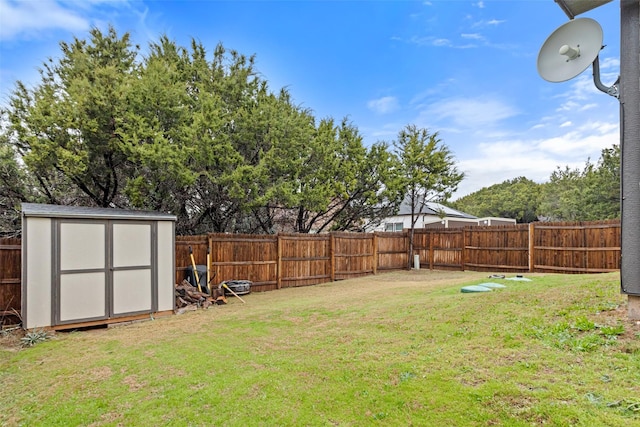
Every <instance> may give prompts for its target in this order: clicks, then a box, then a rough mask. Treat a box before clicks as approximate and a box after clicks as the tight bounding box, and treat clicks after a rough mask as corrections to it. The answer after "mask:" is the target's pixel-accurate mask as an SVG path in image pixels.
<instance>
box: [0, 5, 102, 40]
mask: <svg viewBox="0 0 640 427" xmlns="http://www.w3.org/2000/svg"><path fill="white" fill-rule="evenodd" d="M0 11H2V13H0V40H10V39H13V38H15V37H18V36H20V37H35V36H37V34H38V33H39V32H41V31H43V30H50V29H63V30H67V31H82V30H85V29H87V28H89V25H90V24H89V21H88V20H87V19H86V18H84V17H82V16H81V15H80V14H78V13H77V12H76V11H74V10H71V9H69V8H66V7H65V6H64V5H62V4H60V3H58V2H56V1H54V0H39V1H12V0H0Z"/></svg>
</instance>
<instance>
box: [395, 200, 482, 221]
mask: <svg viewBox="0 0 640 427" xmlns="http://www.w3.org/2000/svg"><path fill="white" fill-rule="evenodd" d="M441 212H442V213H444V215H445V216H446V217H447V218H467V219H477V218H478V217H477V216H473V215H470V214H468V213H465V212H462V211H459V210H456V209H452V208H450V207H448V206H445V205H442V204H440V203H436V202H427V203H425V206H424V208H423V209H422V212H421V214H422V215H435V216H439V215H440V213H441ZM398 215H411V204H410V203H409V202H408V200H406V199H405V201H404V202H402V204H401V205H400V209H399V210H398Z"/></svg>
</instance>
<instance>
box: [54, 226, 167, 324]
mask: <svg viewBox="0 0 640 427" xmlns="http://www.w3.org/2000/svg"><path fill="white" fill-rule="evenodd" d="M154 225H155V224H154V223H153V222H144V221H126V222H118V221H111V220H104V221H94V220H91V221H88V220H58V224H57V227H55V230H56V231H55V234H54V241H55V242H56V245H57V250H56V251H54V253H55V254H57V259H56V260H55V262H54V263H53V265H54V268H56V269H57V272H55V273H54V277H55V278H56V279H57V280H56V283H55V285H54V295H53V297H54V298H53V299H52V300H53V304H54V305H56V308H57V309H54V310H52V313H53V317H54V319H52V320H53V324H54V325H60V324H68V323H78V322H86V321H93V320H102V319H109V318H113V317H122V316H127V315H132V314H139V313H145V312H152V311H154V309H155V307H156V306H157V296H156V293H157V290H156V285H155V284H156V282H157V280H155V278H154V271H155V269H154V263H153V259H154V256H153V255H154V253H155V252H156V244H155V238H154V236H155V234H156V233H155V230H154Z"/></svg>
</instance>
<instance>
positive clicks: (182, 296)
mask: <svg viewBox="0 0 640 427" xmlns="http://www.w3.org/2000/svg"><path fill="white" fill-rule="evenodd" d="M175 297H176V314H183V313H186V312H187V311H195V310H197V309H198V308H204V309H207V308H209V307H211V306H212V305H214V304H226V303H227V299H226V298H225V296H224V291H223V290H222V289H212V290H211V294H208V293H206V292H200V291H198V288H197V287H195V286H193V285H192V284H191V283H189V282H187V281H186V280H183V281H182V283H181V284H179V285H178V284H176V290H175Z"/></svg>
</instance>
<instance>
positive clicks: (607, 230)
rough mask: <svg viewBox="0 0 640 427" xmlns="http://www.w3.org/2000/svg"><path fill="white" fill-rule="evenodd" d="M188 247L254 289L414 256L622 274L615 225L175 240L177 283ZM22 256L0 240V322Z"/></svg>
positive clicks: (448, 265)
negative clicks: (411, 246) (411, 247)
mask: <svg viewBox="0 0 640 427" xmlns="http://www.w3.org/2000/svg"><path fill="white" fill-rule="evenodd" d="M189 247H191V249H192V251H193V256H194V260H195V262H196V264H198V265H206V264H207V249H209V271H210V274H211V277H212V279H211V281H212V283H215V284H217V283H220V282H221V281H223V280H233V279H241V280H251V281H252V282H253V288H252V289H253V290H255V291H268V290H273V289H281V288H289V287H296V286H308V285H315V284H318V283H324V282H331V281H334V280H341V279H348V278H352V277H359V276H364V275H368V274H375V273H377V272H378V271H387V270H398V269H406V268H408V267H409V263H410V262H411V261H412V260H413V255H418V256H419V257H420V266H421V268H429V269H441V270H442V269H449V270H473V271H494V272H513V273H526V272H555V273H602V272H609V271H616V270H619V269H620V221H617V220H612V221H597V222H557V223H543V222H540V223H531V224H516V225H510V226H499V227H495V226H492V227H465V228H459V229H427V230H423V229H420V230H415V233H414V252H413V254H409V232H408V231H403V232H395V233H387V232H378V233H342V232H340V233H328V234H277V235H247V234H222V233H216V234H208V235H204V236H177V237H176V283H179V282H181V281H182V279H184V277H185V273H186V270H187V268H188V266H190V265H191V258H190V255H189ZM20 255H21V251H20V239H0V319H2V320H4V319H7V318H8V317H10V316H12V315H13V314H15V311H14V310H16V311H17V312H20V280H21V274H20V272H21V264H20V262H21V261H20V259H21V258H20ZM14 317H15V316H14ZM0 323H2V322H0Z"/></svg>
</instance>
